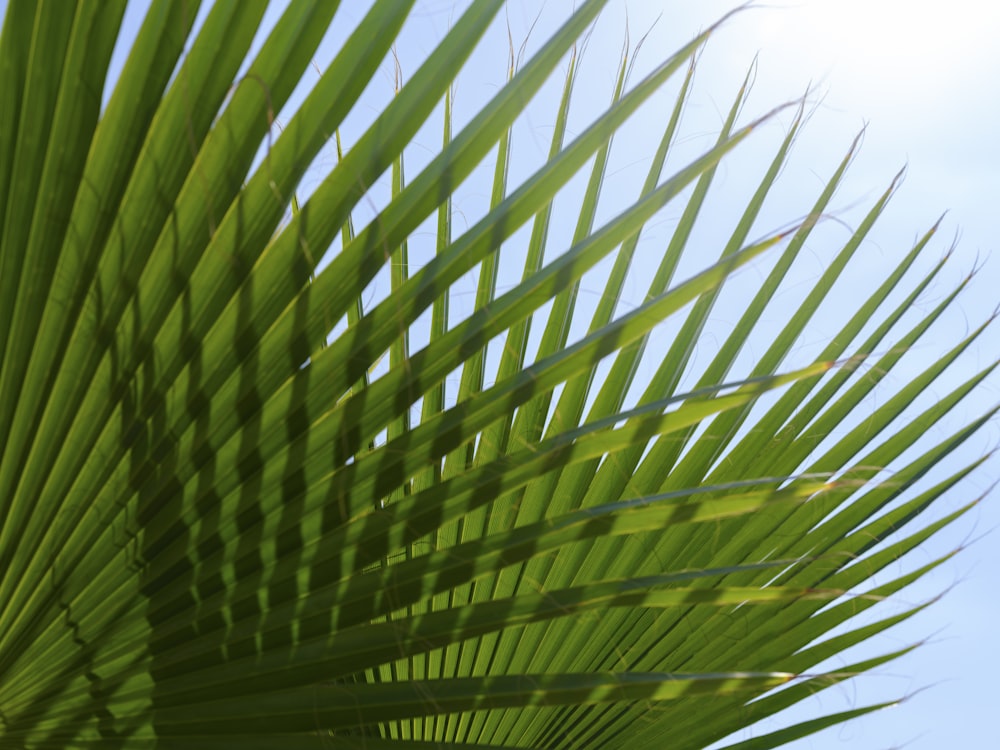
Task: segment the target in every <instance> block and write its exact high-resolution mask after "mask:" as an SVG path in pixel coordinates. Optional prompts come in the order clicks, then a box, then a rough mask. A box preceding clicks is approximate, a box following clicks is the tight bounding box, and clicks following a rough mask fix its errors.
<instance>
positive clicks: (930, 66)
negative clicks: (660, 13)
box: [761, 0, 1000, 95]
mask: <svg viewBox="0 0 1000 750" xmlns="http://www.w3.org/2000/svg"><path fill="white" fill-rule="evenodd" d="M761 5H766V6H768V7H774V6H775V5H776V6H780V7H781V10H778V12H776V13H773V14H772V13H768V14H766V15H767V19H768V20H767V21H766V22H764V24H765V26H766V27H767V28H766V29H764V31H765V34H766V35H767V36H769V37H772V38H776V37H778V38H780V40H781V41H782V42H783V43H785V44H787V45H790V46H793V47H794V48H795V50H796V53H797V55H798V59H800V60H801V59H803V58H804V60H805V63H806V65H807V66H809V67H811V68H812V69H813V70H818V71H820V72H822V71H830V72H835V73H836V75H837V77H838V78H841V79H845V78H846V79H847V80H848V81H849V82H850V83H851V85H854V86H859V87H864V88H871V89H873V90H881V91H883V92H885V93H889V92H891V93H893V94H896V95H909V94H911V93H912V92H914V91H917V90H920V91H924V92H927V91H928V90H930V89H933V87H935V86H942V85H946V86H951V85H963V83H968V82H969V77H970V75H971V77H972V79H973V80H975V79H977V78H978V80H980V81H981V77H977V76H976V75H975V72H976V69H977V68H978V67H979V66H980V65H982V64H983V63H984V62H985V61H986V60H987V59H990V58H992V57H993V55H995V54H996V51H995V43H996V42H995V34H996V31H997V28H998V26H1000V3H996V2H991V1H988V2H984V0H949V2H941V1H940V0H934V1H932V0H788V2H787V3H786V2H777V3H773V4H772V3H769V2H762V3H761ZM762 20H763V19H762Z"/></svg>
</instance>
